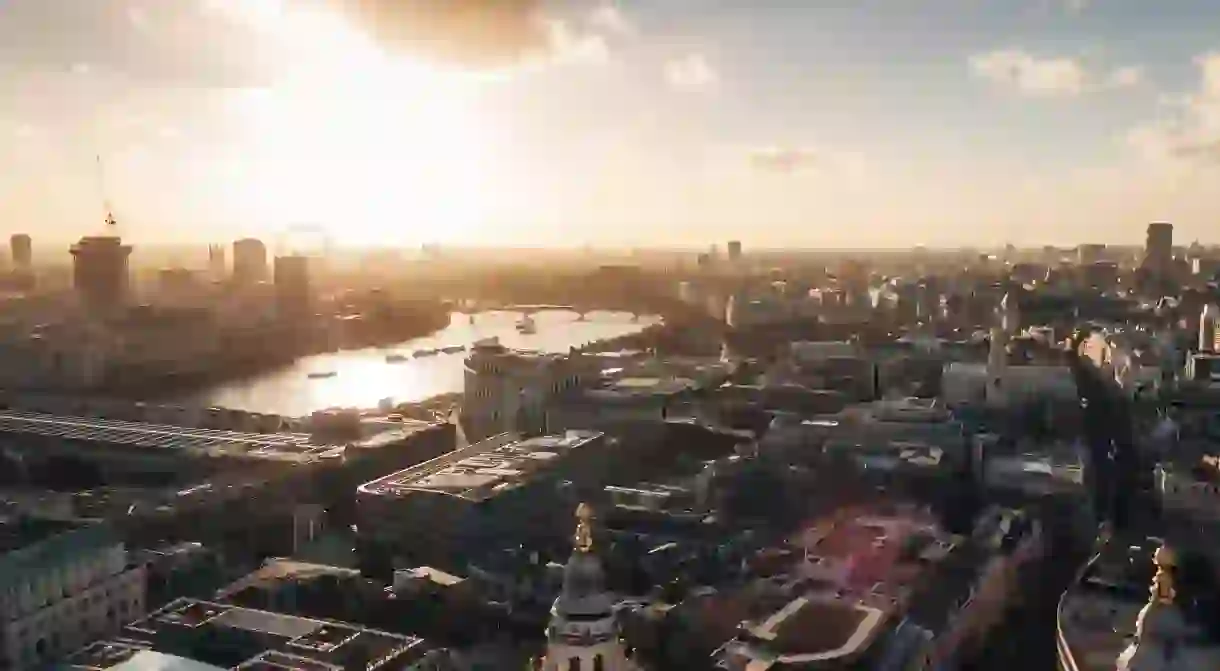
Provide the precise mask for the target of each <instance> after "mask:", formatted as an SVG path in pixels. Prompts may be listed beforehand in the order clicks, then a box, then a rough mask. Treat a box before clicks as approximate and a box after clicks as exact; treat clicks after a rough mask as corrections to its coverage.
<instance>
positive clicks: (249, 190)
mask: <svg viewBox="0 0 1220 671" xmlns="http://www.w3.org/2000/svg"><path fill="white" fill-rule="evenodd" d="M263 4H265V5H267V6H268V7H271V6H274V5H276V4H277V3H274V2H266V3H263ZM263 11H264V12H270V11H271V10H270V9H264V10H263ZM255 16H265V14H257V15H255ZM273 23H274V25H275V27H276V28H275V30H276V36H277V39H278V40H279V41H280V42H281V43H282V44H283V45H284V46H285V47H286V49H285V52H286V53H289V54H292V58H293V61H294V66H293V67H292V69H291V73H290V74H289V75H288V76H286V77H285V78H284V79H283V80H281V81H279V82H277V83H276V85H274V86H273V87H270V88H268V89H264V90H260V91H257V92H253V93H245V94H241V95H239V96H238V97H237V98H236V99H235V101H234V107H233V108H234V110H235V112H236V114H237V116H238V118H239V120H240V125H241V126H242V135H243V137H242V142H241V143H240V144H239V151H240V158H239V159H238V164H239V166H240V168H239V172H240V174H241V175H242V179H241V180H239V182H238V183H237V184H235V185H234V191H235V192H234V193H232V194H231V197H232V199H234V200H236V201H239V202H240V206H239V207H238V208H237V209H239V210H241V211H243V212H247V213H249V214H250V215H251V216H253V217H255V218H257V219H258V220H259V221H261V222H265V223H264V224H263V226H264V227H265V228H267V229H269V230H270V231H276V230H282V229H284V228H287V227H291V226H299V225H309V226H316V227H319V228H322V229H324V230H327V231H329V232H330V233H331V235H332V236H333V237H334V238H335V239H336V241H341V242H345V243H353V244H378V243H379V244H396V245H414V244H419V243H422V242H432V241H442V242H463V241H467V240H468V239H469V238H471V237H472V236H476V235H478V233H479V228H480V224H481V219H482V218H483V217H484V216H485V211H486V210H485V207H484V203H485V202H486V201H485V200H484V199H483V198H482V197H481V196H482V195H484V194H486V193H487V185H486V184H485V183H484V180H483V179H482V174H483V171H482V167H483V165H482V164H483V161H482V159H483V158H484V157H485V153H484V152H485V146H486V141H485V137H484V133H483V132H482V130H483V129H482V127H481V124H480V123H479V120H478V119H477V115H476V114H475V113H474V112H473V110H472V107H471V105H470V102H471V99H470V96H469V95H467V93H468V91H469V88H468V86H467V84H469V81H468V79H467V78H465V77H463V76H462V75H460V74H457V73H452V72H445V71H440V70H437V69H433V68H430V67H427V66H425V65H423V64H421V63H418V62H413V61H410V60H408V59H405V58H401V57H398V56H391V55H388V54H386V53H385V52H383V51H382V50H381V49H379V48H378V47H377V46H376V45H375V44H373V43H372V42H371V41H370V40H369V39H367V38H366V37H364V36H363V35H362V34H361V33H359V32H358V31H356V30H355V29H353V28H351V27H350V26H348V25H347V24H346V22H344V21H342V20H341V19H339V18H337V17H335V16H333V15H330V14H326V13H321V12H317V11H310V12H305V11H296V12H288V11H282V10H281V11H280V13H279V14H278V19H277V20H276V21H274V22H273ZM232 204H233V205H237V204H238V203H232Z"/></svg>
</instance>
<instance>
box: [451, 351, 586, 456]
mask: <svg viewBox="0 0 1220 671" xmlns="http://www.w3.org/2000/svg"><path fill="white" fill-rule="evenodd" d="M584 358H585V357H583V356H582V355H580V354H574V353H573V354H567V355H558V354H543V353H538V352H524V351H517V350H510V349H508V348H506V347H504V346H502V345H500V343H499V341H497V340H489V341H483V342H479V343H476V344H475V346H474V347H472V348H471V353H470V355H469V356H468V357H467V358H466V368H465V381H464V385H463V386H464V389H463V391H464V395H463V400H462V422H463V427H464V428H465V430H466V431H467V433H468V434H469V435H470V438H471V439H472V440H481V439H483V438H485V437H488V436H493V435H497V434H500V433H505V432H515V431H522V432H526V433H540V434H541V433H546V432H547V427H546V426H545V425H546V408H547V404H548V403H549V402H550V400H551V399H553V398H554V397H555V396H557V395H559V394H562V393H564V392H566V391H569V390H573V389H576V388H578V387H580V386H581V385H583V384H585V383H586V382H587V381H588V380H589V379H590V376H592V375H595V374H596V373H597V371H596V366H594V365H586V363H585V361H584Z"/></svg>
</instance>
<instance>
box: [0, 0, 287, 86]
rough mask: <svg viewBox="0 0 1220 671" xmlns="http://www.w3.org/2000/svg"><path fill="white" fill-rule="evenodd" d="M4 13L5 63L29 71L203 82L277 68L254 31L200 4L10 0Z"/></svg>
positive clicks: (240, 80)
mask: <svg viewBox="0 0 1220 671" xmlns="http://www.w3.org/2000/svg"><path fill="white" fill-rule="evenodd" d="M3 12H4V20H3V21H0V62H3V63H6V64H9V65H13V66H16V67H19V68H22V69H24V70H26V71H49V72H70V71H75V72H78V73H80V72H81V71H82V70H86V69H87V70H88V71H89V72H94V71H97V72H101V71H105V72H111V73H115V74H119V75H121V76H124V77H127V78H131V79H136V80H147V81H152V82H154V83H157V84H159V85H169V86H175V87H204V88H232V87H245V86H260V85H263V84H265V83H266V82H267V81H269V80H270V78H271V77H272V75H273V73H274V67H273V65H272V64H273V63H275V57H274V56H273V55H272V53H271V51H270V50H269V47H270V46H271V45H269V44H268V43H267V42H266V41H265V40H264V39H262V37H261V36H260V35H259V34H258V32H257V31H256V30H254V29H253V28H252V27H250V26H245V25H242V24H240V23H238V22H235V21H232V20H229V19H228V18H227V17H226V16H224V15H222V14H219V13H216V12H211V11H207V10H206V9H205V8H204V6H202V5H201V4H197V3H195V2H187V1H185V0H183V1H180V2H158V1H156V0H108V1H107V2H78V1H75V0H10V1H9V2H7V3H5V5H4V9H3ZM222 45H223V46H222Z"/></svg>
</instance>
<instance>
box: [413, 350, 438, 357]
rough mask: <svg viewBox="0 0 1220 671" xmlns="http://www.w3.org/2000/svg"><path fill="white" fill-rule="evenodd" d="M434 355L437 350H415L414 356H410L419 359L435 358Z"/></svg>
mask: <svg viewBox="0 0 1220 671" xmlns="http://www.w3.org/2000/svg"><path fill="white" fill-rule="evenodd" d="M436 353H437V350H434V349H420V350H415V354H413V355H412V356H414V357H415V358H416V359H421V358H423V357H426V356H436Z"/></svg>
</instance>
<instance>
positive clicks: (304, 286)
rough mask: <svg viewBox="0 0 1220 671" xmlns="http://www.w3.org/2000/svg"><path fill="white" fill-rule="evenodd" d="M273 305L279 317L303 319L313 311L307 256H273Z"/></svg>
mask: <svg viewBox="0 0 1220 671" xmlns="http://www.w3.org/2000/svg"><path fill="white" fill-rule="evenodd" d="M274 274H275V278H274V281H275V307H276V312H277V314H278V315H279V317H280V318H281V319H292V320H298V319H304V318H306V317H308V316H309V315H311V314H312V313H313V287H312V286H311V283H310V277H309V257H307V256H299V255H291V256H277V257H275V270H274Z"/></svg>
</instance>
